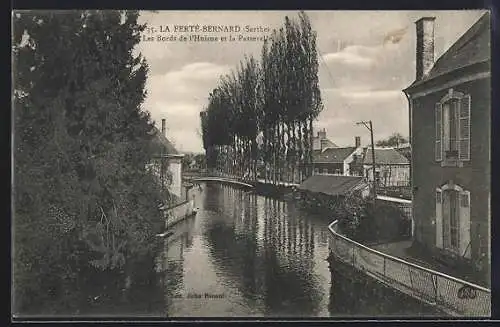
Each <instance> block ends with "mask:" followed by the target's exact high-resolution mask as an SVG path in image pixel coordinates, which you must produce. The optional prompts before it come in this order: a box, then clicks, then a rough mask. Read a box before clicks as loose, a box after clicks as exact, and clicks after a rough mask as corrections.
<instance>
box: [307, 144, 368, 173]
mask: <svg viewBox="0 0 500 327" xmlns="http://www.w3.org/2000/svg"><path fill="white" fill-rule="evenodd" d="M362 150H363V148H362V147H361V139H360V138H359V137H356V138H355V146H350V147H342V148H339V147H335V148H325V149H323V150H322V151H318V152H316V153H314V155H313V173H314V174H315V175H318V174H322V175H324V174H330V175H344V176H350V175H351V170H350V167H351V163H352V162H353V161H354V160H356V159H357V157H359V156H360V155H361V154H362Z"/></svg>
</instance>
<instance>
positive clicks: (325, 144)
mask: <svg viewBox="0 0 500 327" xmlns="http://www.w3.org/2000/svg"><path fill="white" fill-rule="evenodd" d="M336 147H337V145H336V144H335V143H333V142H332V141H330V140H329V139H328V138H327V137H326V129H324V128H323V130H321V131H318V135H317V136H313V151H314V152H317V151H319V152H321V151H322V150H324V149H326V148H336Z"/></svg>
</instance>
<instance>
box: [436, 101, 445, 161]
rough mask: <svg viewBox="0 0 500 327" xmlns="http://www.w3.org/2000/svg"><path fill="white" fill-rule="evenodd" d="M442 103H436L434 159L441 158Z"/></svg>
mask: <svg viewBox="0 0 500 327" xmlns="http://www.w3.org/2000/svg"><path fill="white" fill-rule="evenodd" d="M442 111H443V109H442V105H441V103H440V102H438V103H436V146H435V158H436V161H441V160H443V142H442V138H443V127H442Z"/></svg>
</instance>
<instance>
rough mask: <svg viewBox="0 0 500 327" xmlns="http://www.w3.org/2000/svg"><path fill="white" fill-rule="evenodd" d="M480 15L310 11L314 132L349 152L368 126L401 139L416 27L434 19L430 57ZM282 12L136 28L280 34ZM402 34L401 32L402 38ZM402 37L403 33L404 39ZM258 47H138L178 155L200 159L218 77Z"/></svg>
mask: <svg viewBox="0 0 500 327" xmlns="http://www.w3.org/2000/svg"><path fill="white" fill-rule="evenodd" d="M482 13H484V11H463V10H462V11H439V12H436V11H430V12H422V11H359V12H351V11H311V12H308V15H309V17H310V18H311V23H312V26H313V29H314V30H315V31H316V32H317V35H318V39H317V47H318V49H319V50H320V52H319V53H320V54H321V55H322V58H321V59H320V67H319V79H320V88H321V95H322V100H323V103H324V105H325V109H324V111H323V112H322V113H321V114H320V116H319V120H318V122H317V124H320V125H321V127H325V128H327V132H328V134H329V135H330V136H331V139H332V141H334V142H335V143H337V144H339V145H342V144H346V145H351V144H353V142H354V136H355V135H361V136H362V139H363V140H364V141H365V142H368V141H369V133H365V131H364V128H363V127H356V126H355V125H354V122H356V121H358V120H370V119H371V120H372V121H373V123H374V130H375V133H376V136H375V138H376V139H380V138H384V137H386V136H389V135H390V134H392V133H393V132H400V133H402V134H404V135H407V134H408V103H407V100H406V98H405V96H404V94H403V93H402V92H401V90H402V89H404V88H405V87H407V86H408V85H410V84H411V82H413V80H414V78H415V62H414V58H415V46H416V45H415V34H416V33H415V27H414V24H413V23H414V22H415V21H416V20H417V19H418V18H420V17H422V16H428V15H432V16H436V30H435V37H436V51H437V53H436V55H437V56H439V55H441V54H442V52H443V51H445V50H446V48H447V47H448V46H450V45H451V44H453V43H454V42H455V41H456V40H457V39H458V38H459V37H460V35H461V34H462V33H464V32H465V31H466V30H467V29H468V28H469V27H470V26H471V25H472V24H473V23H474V22H475V21H476V20H477V19H478V18H479V16H480V15H481V14H482ZM285 15H288V16H290V17H296V15H297V12H282V11H251V12H250V11H238V12H236V11H222V12H221V11H219V12H215V11H212V12H209V11H160V12H158V13H155V14H152V13H149V12H142V13H141V17H140V19H141V22H148V23H149V26H159V25H165V24H166V25H174V24H179V25H186V24H202V25H218V24H220V22H224V24H226V25H241V26H242V27H243V26H245V25H247V24H248V25H252V26H254V25H261V26H264V27H269V28H271V29H273V28H276V27H280V26H281V25H282V23H283V20H284V17H285ZM405 28H406V30H405ZM403 30H404V32H403ZM261 49H262V43H260V42H239V43H237V44H235V43H230V42H227V43H211V42H210V43H205V42H197V43H183V42H167V43H164V42H141V44H140V45H139V47H138V50H137V51H140V52H142V54H143V55H144V56H145V57H146V59H147V61H148V64H149V65H150V74H149V77H148V83H147V90H148V96H147V99H146V102H145V108H147V109H148V110H149V111H150V112H151V115H152V118H153V119H155V120H156V121H160V120H161V118H166V119H167V133H168V136H169V138H171V139H172V141H174V142H175V143H176V144H177V146H178V147H179V148H181V149H183V150H189V151H201V149H202V147H201V139H200V137H199V135H198V133H197V129H199V111H200V110H202V109H203V107H204V106H206V105H207V103H208V94H209V92H210V91H211V90H212V89H213V88H214V87H216V86H217V81H218V79H219V76H220V75H223V74H225V73H227V72H229V70H230V69H234V68H236V67H237V65H238V63H239V61H240V60H241V59H243V57H244V55H245V54H246V55H253V56H254V57H255V58H257V59H259V58H260V54H261Z"/></svg>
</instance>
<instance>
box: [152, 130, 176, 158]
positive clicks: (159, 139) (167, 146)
mask: <svg viewBox="0 0 500 327" xmlns="http://www.w3.org/2000/svg"><path fill="white" fill-rule="evenodd" d="M152 134H153V135H154V136H155V137H154V138H153V141H152V142H153V147H155V148H157V149H158V150H157V151H158V152H161V147H164V148H163V149H164V151H165V153H164V154H179V152H178V151H177V149H176V148H175V147H174V146H173V144H172V143H171V142H170V141H169V140H168V139H167V138H166V137H165V135H163V133H162V132H160V130H159V129H158V128H156V127H154V128H153V131H152ZM158 154H160V153H158Z"/></svg>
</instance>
